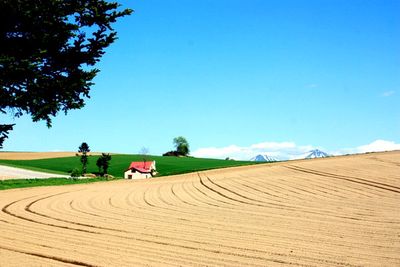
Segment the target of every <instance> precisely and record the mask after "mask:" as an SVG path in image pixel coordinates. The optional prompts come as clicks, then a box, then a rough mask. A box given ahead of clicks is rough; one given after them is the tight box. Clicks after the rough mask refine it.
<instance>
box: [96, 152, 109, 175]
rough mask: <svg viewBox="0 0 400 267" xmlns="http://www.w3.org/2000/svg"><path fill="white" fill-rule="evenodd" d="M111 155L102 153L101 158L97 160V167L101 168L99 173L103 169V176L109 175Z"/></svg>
mask: <svg viewBox="0 0 400 267" xmlns="http://www.w3.org/2000/svg"><path fill="white" fill-rule="evenodd" d="M110 160H111V155H110V154H108V153H107V154H106V153H101V156H100V157H99V158H98V159H97V162H96V165H97V167H99V171H101V170H102V169H103V175H105V174H107V171H108V167H109V166H110Z"/></svg>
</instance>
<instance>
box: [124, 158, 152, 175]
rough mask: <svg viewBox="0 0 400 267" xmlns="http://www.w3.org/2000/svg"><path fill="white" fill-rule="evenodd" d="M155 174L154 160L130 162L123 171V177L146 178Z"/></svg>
mask: <svg viewBox="0 0 400 267" xmlns="http://www.w3.org/2000/svg"><path fill="white" fill-rule="evenodd" d="M155 174H156V162H155V161H140V162H131V164H130V165H129V168H128V169H127V170H126V171H125V173H124V178H125V179H146V178H151V177H153V176H154V175H155Z"/></svg>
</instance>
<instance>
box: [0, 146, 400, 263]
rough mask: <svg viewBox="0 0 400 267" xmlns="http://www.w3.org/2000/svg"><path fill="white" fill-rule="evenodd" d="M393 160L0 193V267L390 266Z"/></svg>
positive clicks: (397, 242) (396, 167) (399, 192)
mask: <svg viewBox="0 0 400 267" xmlns="http://www.w3.org/2000/svg"><path fill="white" fill-rule="evenodd" d="M399 206H400V152H395V153H393V152H392V153H379V154H366V155H357V156H347V157H338V158H330V159H324V160H305V161H297V162H286V163H279V164H266V165H257V166H249V167H240V168H232V169H221V170H212V171H206V172H201V173H194V174H185V175H179V176H171V177H165V178H158V179H150V180H141V181H127V180H125V181H121V180H120V181H114V182H107V183H96V184H87V185H72V186H59V187H41V188H30V189H15V190H7V191H2V192H0V209H1V212H0V229H1V235H0V265H1V266H52V265H54V266H74V265H75V266H286V265H292V266H348V267H351V266H400V209H399Z"/></svg>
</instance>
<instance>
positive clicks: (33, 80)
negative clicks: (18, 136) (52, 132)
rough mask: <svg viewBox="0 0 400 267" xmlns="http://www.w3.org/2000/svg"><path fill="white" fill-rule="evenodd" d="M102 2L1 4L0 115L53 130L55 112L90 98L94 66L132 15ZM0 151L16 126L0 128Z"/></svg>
mask: <svg viewBox="0 0 400 267" xmlns="http://www.w3.org/2000/svg"><path fill="white" fill-rule="evenodd" d="M119 6H120V5H119V4H118V3H114V2H107V1H104V0H95V1H94V0H68V1H62V0H38V1H32V0H1V1H0V113H3V114H11V115H13V116H14V117H20V116H22V115H23V114H28V115H31V117H32V120H33V121H34V122H36V121H40V120H44V121H46V122H47V126H48V127H51V122H52V117H54V116H56V115H57V114H58V112H60V111H62V112H64V113H67V111H68V110H71V109H80V108H82V107H83V106H84V105H85V102H84V101H85V99H86V98H89V91H90V87H91V86H92V85H93V82H92V80H93V78H94V77H95V76H96V74H97V73H98V72H99V70H98V69H96V68H94V65H95V64H96V63H97V62H98V61H99V60H100V58H101V56H102V55H103V54H104V50H105V48H106V47H108V46H109V45H110V44H111V43H113V42H114V41H115V40H116V38H117V37H116V34H117V33H116V31H115V30H114V29H113V27H112V24H113V23H115V22H116V20H117V19H118V18H119V17H123V16H126V15H129V14H131V13H132V10H131V9H124V10H119ZM0 126H1V127H0V148H1V147H2V144H3V141H4V140H5V139H6V138H7V137H8V136H7V135H8V132H9V131H11V130H12V128H13V126H14V124H0Z"/></svg>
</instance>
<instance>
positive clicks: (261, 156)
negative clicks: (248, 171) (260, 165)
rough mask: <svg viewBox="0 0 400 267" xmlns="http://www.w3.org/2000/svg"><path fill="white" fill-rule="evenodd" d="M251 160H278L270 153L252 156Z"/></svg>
mask: <svg viewBox="0 0 400 267" xmlns="http://www.w3.org/2000/svg"><path fill="white" fill-rule="evenodd" d="M250 161H265V162H273V161H278V160H277V159H276V158H273V157H269V156H268V155H261V154H260V155H257V156H255V157H254V158H251V159H250Z"/></svg>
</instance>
